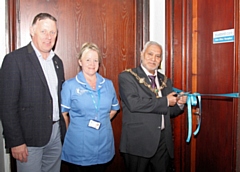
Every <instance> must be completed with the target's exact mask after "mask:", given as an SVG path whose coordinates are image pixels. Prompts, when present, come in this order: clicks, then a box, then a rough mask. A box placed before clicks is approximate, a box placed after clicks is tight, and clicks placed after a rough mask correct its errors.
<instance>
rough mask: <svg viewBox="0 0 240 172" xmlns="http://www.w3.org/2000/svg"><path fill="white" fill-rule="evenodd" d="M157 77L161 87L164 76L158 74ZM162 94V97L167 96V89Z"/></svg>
mask: <svg viewBox="0 0 240 172" xmlns="http://www.w3.org/2000/svg"><path fill="white" fill-rule="evenodd" d="M157 77H158V83H159V85H162V81H164V75H162V74H161V73H159V72H157ZM161 92H162V96H166V95H167V93H166V89H162V90H161Z"/></svg>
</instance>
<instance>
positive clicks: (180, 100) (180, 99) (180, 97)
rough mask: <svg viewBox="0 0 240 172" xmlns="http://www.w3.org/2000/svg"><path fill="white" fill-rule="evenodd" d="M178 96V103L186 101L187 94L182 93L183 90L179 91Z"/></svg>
mask: <svg viewBox="0 0 240 172" xmlns="http://www.w3.org/2000/svg"><path fill="white" fill-rule="evenodd" d="M178 98H179V99H178V102H177V103H178V104H185V103H186V102H187V96H186V94H184V92H181V93H179V94H178Z"/></svg>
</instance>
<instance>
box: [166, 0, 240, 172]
mask: <svg viewBox="0 0 240 172" xmlns="http://www.w3.org/2000/svg"><path fill="white" fill-rule="evenodd" d="M179 7H180V8H179ZM167 14H168V15H167V19H166V20H167V28H168V30H169V32H168V34H167V35H168V39H167V40H166V41H167V45H168V46H167V47H168V49H167V52H168V53H167V54H168V55H169V56H168V58H166V59H167V64H169V71H168V73H169V74H170V76H171V77H173V78H174V85H175V86H176V87H179V88H180V89H183V90H186V91H191V92H198V93H201V94H222V93H233V92H238V88H239V86H238V85H239V81H238V78H239V71H238V66H239V65H238V63H239V61H238V59H239V1H238V0H211V1H207V0H181V1H177V2H176V1H168V4H167ZM228 29H234V30H235V32H234V33H235V41H234V42H225V43H223V42H222V43H217V44H215V43H213V33H214V32H216V31H225V30H228ZM201 105H202V116H201V128H200V131H199V133H198V134H197V135H196V136H194V135H192V137H191V140H190V142H189V143H187V142H186V138H187V129H188V127H187V113H185V114H184V115H182V116H180V117H179V118H177V119H175V120H174V121H173V130H174V143H175V160H174V162H175V163H174V164H175V170H176V171H184V172H185V171H191V172H195V171H197V172H198V171H199V172H202V171H204V172H212V171H236V169H238V170H239V117H238V114H239V113H238V112H239V110H238V106H239V105H238V99H235V98H228V97H217V96H202V102H201ZM186 110H187V109H186ZM194 110H196V109H195V107H193V112H195V111H194ZM192 117H193V124H192V130H193V131H194V130H195V129H196V127H197V125H198V123H197V116H196V115H195V114H194V113H192Z"/></svg>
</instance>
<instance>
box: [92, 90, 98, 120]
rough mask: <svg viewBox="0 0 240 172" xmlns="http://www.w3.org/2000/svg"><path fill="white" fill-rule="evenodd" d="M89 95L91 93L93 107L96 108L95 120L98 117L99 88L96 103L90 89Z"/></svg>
mask: <svg viewBox="0 0 240 172" xmlns="http://www.w3.org/2000/svg"><path fill="white" fill-rule="evenodd" d="M90 95H91V97H92V101H93V104H94V107H95V109H96V116H95V120H96V119H97V118H98V111H99V103H100V90H98V102H97V103H96V101H95V100H94V97H93V93H92V91H90Z"/></svg>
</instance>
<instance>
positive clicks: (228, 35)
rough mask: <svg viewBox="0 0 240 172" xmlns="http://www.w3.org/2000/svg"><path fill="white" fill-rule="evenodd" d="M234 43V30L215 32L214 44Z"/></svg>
mask: <svg viewBox="0 0 240 172" xmlns="http://www.w3.org/2000/svg"><path fill="white" fill-rule="evenodd" d="M226 42H234V29H228V30H221V31H216V32H213V44H219V43H226Z"/></svg>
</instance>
